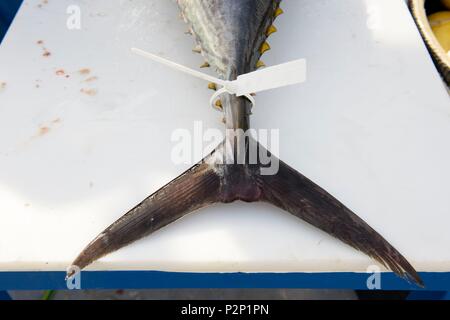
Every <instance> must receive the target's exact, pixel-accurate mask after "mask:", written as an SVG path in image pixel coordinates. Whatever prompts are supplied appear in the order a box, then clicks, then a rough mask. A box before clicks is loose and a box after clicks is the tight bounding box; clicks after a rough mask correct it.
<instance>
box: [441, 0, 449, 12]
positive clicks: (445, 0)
mask: <svg viewBox="0 0 450 320" xmlns="http://www.w3.org/2000/svg"><path fill="white" fill-rule="evenodd" d="M441 2H442V4H443V5H444V6H445V7H446V8H447V9H448V10H450V0H441Z"/></svg>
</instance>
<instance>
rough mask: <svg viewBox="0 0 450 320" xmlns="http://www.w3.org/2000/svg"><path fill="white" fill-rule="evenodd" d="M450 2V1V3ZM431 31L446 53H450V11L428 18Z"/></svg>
mask: <svg viewBox="0 0 450 320" xmlns="http://www.w3.org/2000/svg"><path fill="white" fill-rule="evenodd" d="M449 2H450V1H449ZM428 20H429V22H430V26H431V29H432V30H433V33H434V35H435V36H436V38H437V40H438V41H439V43H440V44H441V46H442V48H443V49H444V51H445V52H449V51H450V11H441V12H437V13H434V14H432V15H430V16H429V17H428Z"/></svg>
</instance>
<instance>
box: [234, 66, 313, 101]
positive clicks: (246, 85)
mask: <svg viewBox="0 0 450 320" xmlns="http://www.w3.org/2000/svg"><path fill="white" fill-rule="evenodd" d="M305 81H306V60H305V59H299V60H295V61H291V62H287V63H283V64H279V65H276V66H273V67H268V68H264V69H262V70H258V71H254V72H251V73H247V74H243V75H241V76H238V78H237V80H236V81H233V82H232V86H233V87H234V89H235V93H236V95H237V96H242V95H245V94H248V93H257V92H261V91H265V90H270V89H276V88H281V87H285V86H289V85H293V84H299V83H303V82H305Z"/></svg>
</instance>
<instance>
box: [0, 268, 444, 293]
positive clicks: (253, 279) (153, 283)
mask: <svg viewBox="0 0 450 320" xmlns="http://www.w3.org/2000/svg"><path fill="white" fill-rule="evenodd" d="M420 276H421V277H422V279H423V280H424V282H425V286H426V287H425V289H421V288H419V287H417V286H415V285H414V284H412V283H408V282H407V281H405V280H403V279H401V278H398V277H397V276H396V275H394V274H393V273H389V272H386V273H381V278H380V280H381V282H380V284H381V290H427V291H430V290H432V291H450V272H422V273H420ZM369 277H370V274H368V273H351V272H332V273H186V272H163V271H84V272H82V273H81V277H80V284H81V289H183V288H190V289H201V288H205V289H206V288H215V289H232V288H233V289H236V288H248V289H263V288H264V289H275V288H284V289H352V290H368V287H367V280H368V278H369ZM50 289H52V290H66V289H68V287H67V283H66V280H65V272H61V271H52V272H0V290H50Z"/></svg>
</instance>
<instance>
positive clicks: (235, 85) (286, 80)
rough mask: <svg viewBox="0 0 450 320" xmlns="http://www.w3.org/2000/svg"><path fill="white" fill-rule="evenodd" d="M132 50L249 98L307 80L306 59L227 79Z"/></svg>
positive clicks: (138, 50)
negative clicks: (235, 78)
mask: <svg viewBox="0 0 450 320" xmlns="http://www.w3.org/2000/svg"><path fill="white" fill-rule="evenodd" d="M131 51H132V52H134V53H136V54H138V55H141V56H143V57H145V58H148V59H151V60H153V61H156V62H159V63H161V64H164V65H166V66H168V67H170V68H172V69H175V70H178V71H181V72H184V73H187V74H190V75H192V76H194V77H197V78H200V79H203V80H205V81H209V82H214V83H216V84H218V85H221V86H223V88H222V89H221V90H219V91H218V93H220V94H222V93H225V92H228V93H230V94H235V95H237V96H238V97H240V96H247V97H249V99H250V97H251V96H250V94H251V93H257V92H261V91H265V90H270V89H276V88H281V87H285V86H290V85H294V84H299V83H303V82H305V81H306V73H307V72H306V69H307V67H306V60H305V59H299V60H294V61H291V62H287V63H283V64H279V65H276V66H273V67H268V68H265V69H262V70H258V71H254V72H250V73H247V74H243V75H240V76H238V78H237V80H234V81H226V80H222V79H218V78H216V77H213V76H210V75H208V74H205V73H203V72H199V71H197V70H193V69H191V68H188V67H185V66H183V65H180V64H178V63H175V62H172V61H170V60H167V59H164V58H161V57H159V56H157V55H154V54H152V53H149V52H146V51H144V50H141V49H137V48H132V49H131ZM214 99H217V94H215V95H214V96H213V98H212V99H211V102H213V100H214ZM250 100H251V101H252V103H254V101H255V100H254V99H253V98H251V99H250Z"/></svg>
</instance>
